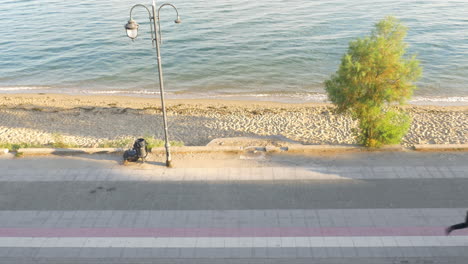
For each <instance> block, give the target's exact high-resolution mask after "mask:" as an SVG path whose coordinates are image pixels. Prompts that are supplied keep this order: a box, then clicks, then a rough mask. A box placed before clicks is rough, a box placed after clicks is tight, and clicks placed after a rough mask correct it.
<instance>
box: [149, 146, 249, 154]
mask: <svg viewBox="0 0 468 264" xmlns="http://www.w3.org/2000/svg"><path fill="white" fill-rule="evenodd" d="M170 150H171V152H172V153H201V152H242V151H244V148H243V147H233V146H219V147H207V146H185V147H171V148H170ZM151 152H152V153H160V152H161V153H165V152H166V149H165V148H164V147H158V148H152V149H151Z"/></svg>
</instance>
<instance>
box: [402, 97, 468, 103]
mask: <svg viewBox="0 0 468 264" xmlns="http://www.w3.org/2000/svg"><path fill="white" fill-rule="evenodd" d="M417 102H434V103H437V102H441V103H443V102H445V103H462V102H468V96H452V97H415V98H413V99H411V100H410V103H417Z"/></svg>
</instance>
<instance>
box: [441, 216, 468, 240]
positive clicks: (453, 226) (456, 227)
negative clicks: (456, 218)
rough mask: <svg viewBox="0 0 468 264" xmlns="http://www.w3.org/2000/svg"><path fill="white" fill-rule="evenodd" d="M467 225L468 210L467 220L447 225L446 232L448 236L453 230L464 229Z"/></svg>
mask: <svg viewBox="0 0 468 264" xmlns="http://www.w3.org/2000/svg"><path fill="white" fill-rule="evenodd" d="M467 227H468V211H467V212H466V216H465V222H464V223H460V224H456V225H452V226H449V227H447V228H446V229H445V234H446V235H447V236H448V235H450V233H451V232H452V231H453V230H457V229H463V228H467Z"/></svg>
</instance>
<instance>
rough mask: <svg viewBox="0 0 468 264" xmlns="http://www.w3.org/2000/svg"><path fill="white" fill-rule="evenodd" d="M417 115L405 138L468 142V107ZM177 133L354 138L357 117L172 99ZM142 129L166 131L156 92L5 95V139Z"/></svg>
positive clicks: (125, 134)
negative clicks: (141, 94)
mask: <svg viewBox="0 0 468 264" xmlns="http://www.w3.org/2000/svg"><path fill="white" fill-rule="evenodd" d="M405 108H406V110H407V111H408V112H409V113H410V114H411V116H412V117H413V122H412V125H411V128H410V131H409V132H408V134H407V135H406V137H405V138H404V139H403V143H402V144H403V145H404V146H406V147H411V146H412V145H414V144H465V143H467V137H468V118H467V117H468V106H446V107H441V106H412V105H409V106H405ZM167 110H168V123H169V133H170V135H169V136H170V139H171V140H178V141H182V142H184V144H185V145H198V146H200V145H206V144H207V143H209V142H210V141H211V140H213V139H215V138H228V137H229V138H230V137H256V138H263V139H273V140H280V141H285V142H290V143H302V144H355V143H356V141H355V139H354V137H353V134H352V129H353V128H356V122H355V121H353V120H352V119H351V118H350V117H348V116H344V115H336V114H334V113H333V105H330V104H317V103H315V104H284V103H274V102H257V101H222V100H169V101H168V102H167ZM141 136H155V137H156V138H161V139H162V138H163V128H162V117H161V111H160V101H159V99H156V98H140V97H123V96H122V97H119V96H74V95H63V94H3V95H0V142H3V143H4V142H8V143H19V142H28V143H36V144H49V143H51V142H54V140H56V139H57V137H60V139H61V140H63V142H65V143H69V144H73V145H79V146H83V147H95V146H98V145H99V144H100V143H102V142H105V141H108V140H115V139H122V138H136V137H141Z"/></svg>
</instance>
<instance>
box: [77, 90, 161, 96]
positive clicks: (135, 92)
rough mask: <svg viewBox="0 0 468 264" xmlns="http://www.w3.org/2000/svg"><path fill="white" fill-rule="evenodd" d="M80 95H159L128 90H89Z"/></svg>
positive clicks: (146, 91)
mask: <svg viewBox="0 0 468 264" xmlns="http://www.w3.org/2000/svg"><path fill="white" fill-rule="evenodd" d="M82 93H85V94H129V95H130V94H143V95H144V94H147V95H154V94H160V93H159V92H153V91H148V90H141V91H128V90H107V91H106V90H100V91H91V90H84V91H82Z"/></svg>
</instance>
